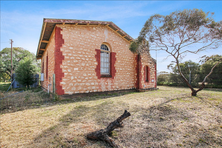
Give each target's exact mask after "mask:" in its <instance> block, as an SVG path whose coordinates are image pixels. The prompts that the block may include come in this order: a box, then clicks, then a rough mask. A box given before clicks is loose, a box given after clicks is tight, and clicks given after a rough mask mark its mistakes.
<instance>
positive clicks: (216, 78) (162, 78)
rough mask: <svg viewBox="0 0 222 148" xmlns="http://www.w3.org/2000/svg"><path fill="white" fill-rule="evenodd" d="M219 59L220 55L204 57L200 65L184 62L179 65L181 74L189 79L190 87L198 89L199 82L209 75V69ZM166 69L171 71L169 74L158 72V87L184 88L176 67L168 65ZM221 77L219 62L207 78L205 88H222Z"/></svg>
mask: <svg viewBox="0 0 222 148" xmlns="http://www.w3.org/2000/svg"><path fill="white" fill-rule="evenodd" d="M221 58H222V56H221V55H212V56H210V57H206V58H205V59H204V60H202V64H201V65H200V64H198V63H195V62H192V61H186V62H183V63H180V67H181V71H182V72H183V74H184V76H185V77H186V79H189V76H190V77H191V84H192V86H195V87H198V86H199V82H201V81H202V80H203V79H204V77H205V76H206V75H207V74H208V73H209V71H210V70H211V68H212V67H213V66H214V65H215V64H216V63H217V62H218V61H219V60H220V59H221ZM188 65H190V66H188ZM168 68H169V69H171V73H167V72H160V73H159V75H158V84H159V85H173V86H186V84H184V81H183V79H182V78H181V76H180V74H179V72H178V69H177V66H175V65H172V64H170V65H168ZM190 72H191V73H190ZM190 74H191V75H190ZM221 75H222V62H220V63H219V64H218V65H217V66H216V67H215V69H214V71H213V73H212V74H211V75H210V76H209V77H208V78H207V80H206V82H207V86H206V87H217V88H221V86H222V85H221V84H222V77H221Z"/></svg>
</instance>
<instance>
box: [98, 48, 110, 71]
mask: <svg viewBox="0 0 222 148" xmlns="http://www.w3.org/2000/svg"><path fill="white" fill-rule="evenodd" d="M100 50H101V51H100V73H101V74H102V75H110V50H109V47H108V46H107V45H105V44H102V45H101V47H100Z"/></svg>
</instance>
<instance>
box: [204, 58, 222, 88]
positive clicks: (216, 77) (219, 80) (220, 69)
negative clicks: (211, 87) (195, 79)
mask: <svg viewBox="0 0 222 148" xmlns="http://www.w3.org/2000/svg"><path fill="white" fill-rule="evenodd" d="M206 59H209V60H205V61H204V63H203V64H202V65H201V73H202V74H204V75H206V74H207V73H208V72H209V71H210V70H211V67H213V66H214V65H215V64H216V63H217V62H218V61H220V59H222V55H212V56H210V57H206ZM221 76H222V61H220V63H219V64H218V65H217V67H215V68H214V71H213V73H212V74H211V75H210V76H209V77H208V82H209V83H213V84H216V85H221V84H222V77H221Z"/></svg>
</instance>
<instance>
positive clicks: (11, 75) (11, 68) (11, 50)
mask: <svg viewBox="0 0 222 148" xmlns="http://www.w3.org/2000/svg"><path fill="white" fill-rule="evenodd" d="M10 41H11V43H10V44H11V79H12V72H13V65H12V64H13V62H12V43H13V40H12V39H10ZM11 81H12V80H11Z"/></svg>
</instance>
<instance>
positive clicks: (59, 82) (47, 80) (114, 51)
mask: <svg viewBox="0 0 222 148" xmlns="http://www.w3.org/2000/svg"><path fill="white" fill-rule="evenodd" d="M131 41H133V38H132V37H130V36H129V35H128V34H127V33H125V32H124V31H123V30H122V29H120V28H119V27H118V26H116V25H115V24H114V23H113V22H107V21H88V20H72V19H44V20H43V25H42V30H41V35H40V39H39V44H38V48H37V54H36V57H37V59H41V65H42V66H41V73H42V78H41V79H42V80H41V85H42V87H43V88H45V89H47V90H48V89H49V91H51V92H53V90H54V91H55V92H56V93H57V94H58V95H65V94H76V93H89V92H105V91H115V90H129V89H137V90H146V89H155V88H156V61H155V60H154V59H153V58H152V57H151V56H150V54H149V53H148V54H144V55H142V56H140V57H139V56H138V55H137V54H134V53H132V52H131V51H130V50H129V45H130V43H131ZM53 77H54V80H53ZM53 86H54V87H53Z"/></svg>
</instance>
